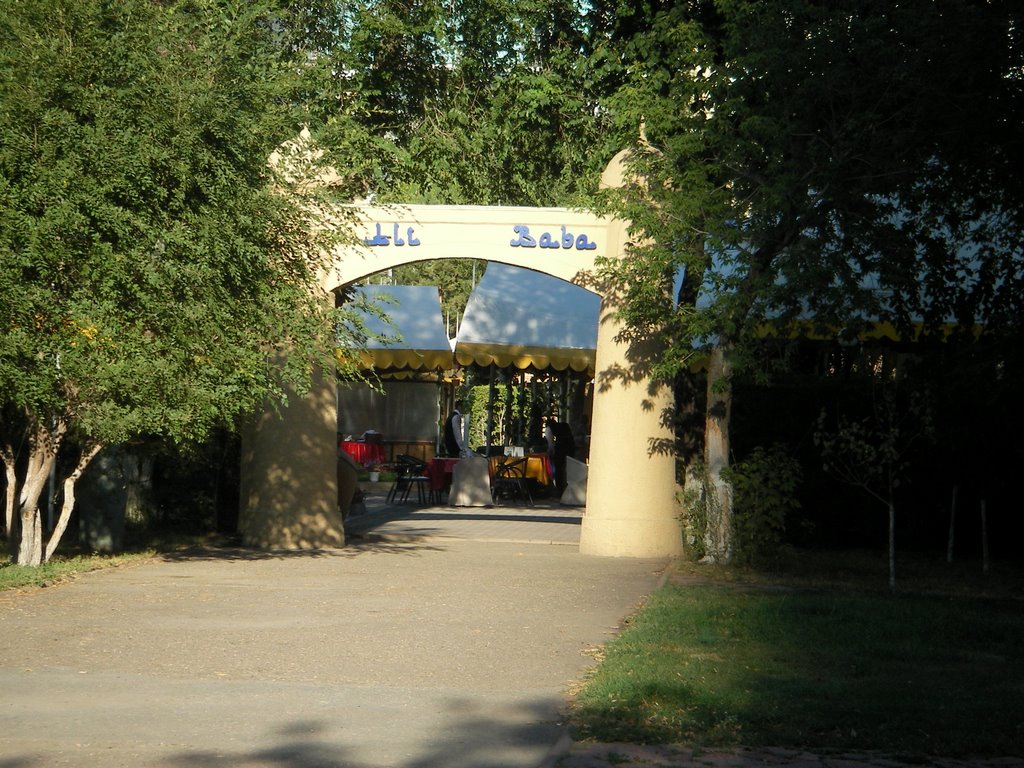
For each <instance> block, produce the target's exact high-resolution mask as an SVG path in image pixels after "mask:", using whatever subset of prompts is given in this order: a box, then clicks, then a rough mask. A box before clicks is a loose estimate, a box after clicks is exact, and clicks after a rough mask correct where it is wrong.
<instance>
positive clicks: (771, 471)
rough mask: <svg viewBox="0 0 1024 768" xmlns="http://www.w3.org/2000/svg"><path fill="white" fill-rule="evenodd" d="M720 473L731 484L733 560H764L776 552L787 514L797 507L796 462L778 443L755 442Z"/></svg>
mask: <svg viewBox="0 0 1024 768" xmlns="http://www.w3.org/2000/svg"><path fill="white" fill-rule="evenodd" d="M723 474H724V475H725V476H726V479H727V480H728V482H729V483H730V484H731V485H732V489H733V494H734V496H733V498H734V509H733V546H734V551H735V554H734V557H735V559H736V561H737V562H740V563H747V564H751V565H753V564H764V563H768V562H771V561H772V560H773V559H775V557H776V556H777V555H778V551H779V547H780V546H781V545H782V543H783V536H784V535H785V532H786V522H787V517H788V516H789V514H790V513H791V512H793V511H795V510H797V509H799V508H800V502H799V501H798V500H797V498H796V490H797V487H798V486H799V485H800V479H801V475H802V473H801V469H800V463H799V462H798V461H797V460H796V459H794V458H793V457H792V456H790V455H789V454H788V452H787V451H786V449H785V448H784V447H783V446H781V445H773V446H771V447H768V448H764V447H762V446H758V447H757V448H755V449H754V450H753V451H752V452H751V454H750V456H749V457H748V458H747V459H746V460H745V461H741V462H738V463H736V464H733V465H732V466H731V467H728V468H727V469H726V470H725V471H724V472H723Z"/></svg>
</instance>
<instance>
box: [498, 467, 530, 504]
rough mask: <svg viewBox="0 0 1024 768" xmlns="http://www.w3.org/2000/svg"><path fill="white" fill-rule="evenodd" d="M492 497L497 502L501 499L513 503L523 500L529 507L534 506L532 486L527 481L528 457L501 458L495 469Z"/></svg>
mask: <svg viewBox="0 0 1024 768" xmlns="http://www.w3.org/2000/svg"><path fill="white" fill-rule="evenodd" d="M491 496H492V498H493V499H494V501H495V502H497V501H498V499H501V498H507V499H510V500H512V501H515V500H517V499H522V500H523V501H524V502H525V503H526V504H527V505H528V506H531V507H532V506H533V496H532V495H531V494H530V484H529V483H528V482H527V479H526V457H525V456H523V457H514V456H501V457H499V459H498V462H497V466H496V467H495V469H494V479H493V480H492V482H491Z"/></svg>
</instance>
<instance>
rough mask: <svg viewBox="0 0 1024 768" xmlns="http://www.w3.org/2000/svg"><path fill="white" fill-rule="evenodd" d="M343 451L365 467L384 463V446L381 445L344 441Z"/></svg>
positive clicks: (342, 443)
mask: <svg viewBox="0 0 1024 768" xmlns="http://www.w3.org/2000/svg"><path fill="white" fill-rule="evenodd" d="M341 449H342V450H343V451H345V453H347V454H348V455H349V456H351V457H352V458H353V459H355V460H356V462H358V463H359V464H362V465H363V466H364V467H367V466H369V465H371V464H378V465H379V464H383V463H384V446H383V445H381V444H380V443H357V442H356V441H355V440H342V441H341Z"/></svg>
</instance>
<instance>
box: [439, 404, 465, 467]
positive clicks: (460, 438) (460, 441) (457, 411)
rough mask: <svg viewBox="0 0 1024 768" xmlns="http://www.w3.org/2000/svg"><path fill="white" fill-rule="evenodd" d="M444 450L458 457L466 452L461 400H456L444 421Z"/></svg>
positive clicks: (449, 454)
mask: <svg viewBox="0 0 1024 768" xmlns="http://www.w3.org/2000/svg"><path fill="white" fill-rule="evenodd" d="M444 452H445V454H447V455H448V456H452V457H459V456H464V455H465V453H466V437H465V435H464V433H463V427H462V401H461V400H456V401H455V407H454V408H453V409H452V412H451V414H450V415H449V416H448V418H447V419H445V422H444Z"/></svg>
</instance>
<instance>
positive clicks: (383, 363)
mask: <svg viewBox="0 0 1024 768" xmlns="http://www.w3.org/2000/svg"><path fill="white" fill-rule="evenodd" d="M355 290H356V291H357V292H358V293H359V294H361V296H362V297H363V298H364V299H365V300H366V301H367V302H369V303H373V304H376V305H377V306H379V307H380V309H381V310H382V311H383V312H384V314H385V315H386V316H387V319H388V320H389V321H390V325H389V324H388V323H387V322H385V321H384V320H383V319H381V318H379V317H376V316H375V315H372V314H369V313H366V312H362V313H361V316H362V319H363V322H364V323H365V325H366V329H367V330H368V331H369V332H370V333H371V334H372V335H374V336H381V337H384V338H383V340H381V339H376V338H371V339H370V341H368V342H367V345H366V350H365V352H364V353H363V363H364V365H366V367H368V368H369V367H374V368H377V369H379V370H423V371H430V370H450V369H451V368H452V367H453V364H452V348H451V342H449V340H448V333H447V331H446V330H445V325H444V319H443V316H442V314H441V299H440V296H439V295H438V292H437V288H436V287H433V286H423V285H363V286H357V287H356V288H355Z"/></svg>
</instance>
